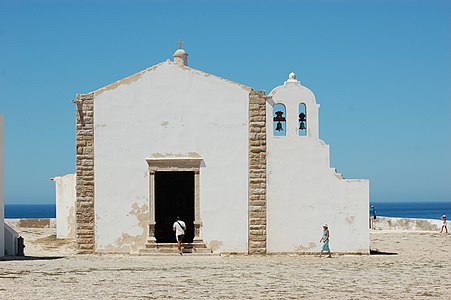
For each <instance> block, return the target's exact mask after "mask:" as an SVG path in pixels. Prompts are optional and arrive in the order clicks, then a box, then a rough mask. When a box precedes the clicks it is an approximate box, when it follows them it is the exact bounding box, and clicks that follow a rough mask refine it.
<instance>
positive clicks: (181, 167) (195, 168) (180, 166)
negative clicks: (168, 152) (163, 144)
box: [146, 157, 203, 248]
mask: <svg viewBox="0 0 451 300" xmlns="http://www.w3.org/2000/svg"><path fill="white" fill-rule="evenodd" d="M146 161H147V164H148V165H149V222H148V235H147V240H146V247H147V248H152V247H156V246H157V241H156V238H155V224H156V222H155V172H194V240H193V244H200V243H202V244H203V240H202V237H201V226H202V220H201V218H200V185H199V183H200V167H201V163H202V162H203V159H202V158H200V157H199V158H187V157H165V158H146Z"/></svg>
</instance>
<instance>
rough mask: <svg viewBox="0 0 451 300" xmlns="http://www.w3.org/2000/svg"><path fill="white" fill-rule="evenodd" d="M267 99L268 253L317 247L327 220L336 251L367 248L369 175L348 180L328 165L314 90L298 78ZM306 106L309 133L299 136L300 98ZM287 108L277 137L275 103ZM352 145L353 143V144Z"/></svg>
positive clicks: (326, 150) (355, 250)
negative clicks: (284, 130) (281, 132)
mask: <svg viewBox="0 0 451 300" xmlns="http://www.w3.org/2000/svg"><path fill="white" fill-rule="evenodd" d="M270 96H272V101H269V102H268V104H267V132H268V135H267V136H268V153H267V159H268V162H267V163H268V170H267V172H268V174H267V176H268V184H267V187H268V191H267V194H268V200H267V201H268V210H267V211H268V227H267V233H268V237H267V250H268V252H293V251H297V252H317V251H319V250H320V243H319V240H320V238H321V235H322V225H323V224H324V223H327V224H328V225H329V230H330V234H331V240H330V246H331V250H332V251H335V252H362V253H368V251H369V233H368V209H369V208H368V205H369V182H368V180H344V179H342V176H341V175H340V174H337V173H335V170H334V169H333V168H330V161H329V146H328V145H326V144H325V143H324V142H323V141H322V140H320V139H319V138H318V136H319V135H318V132H319V129H318V125H319V124H318V109H319V105H318V104H317V103H316V100H315V97H314V95H313V93H312V92H311V91H310V90H309V89H307V88H305V87H303V86H302V85H300V83H299V82H298V81H296V80H294V79H291V80H288V81H287V82H285V84H284V85H283V86H280V87H277V88H275V89H274V90H273V91H272V92H271V93H270ZM301 102H302V103H305V104H306V107H307V122H308V123H307V128H308V135H307V136H305V137H301V136H299V135H298V114H299V111H298V109H299V108H298V107H299V103H301ZM277 103H283V104H284V105H285V106H286V111H287V116H286V119H287V122H286V126H287V135H286V136H281V137H276V136H273V106H274V104H277ZM353 146H354V145H349V147H353Z"/></svg>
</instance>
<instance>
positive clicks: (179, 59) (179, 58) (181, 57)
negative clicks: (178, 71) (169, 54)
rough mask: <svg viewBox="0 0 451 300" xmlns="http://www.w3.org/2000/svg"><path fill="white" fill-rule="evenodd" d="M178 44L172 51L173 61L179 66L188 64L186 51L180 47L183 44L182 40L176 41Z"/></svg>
mask: <svg viewBox="0 0 451 300" xmlns="http://www.w3.org/2000/svg"><path fill="white" fill-rule="evenodd" d="M176 44H177V45H179V48H178V49H177V51H175V53H174V55H173V56H174V62H175V63H176V64H178V65H180V66H187V65H188V53H186V51H185V50H183V49H182V45H183V44H184V43H183V42H182V41H178V42H177V43H176Z"/></svg>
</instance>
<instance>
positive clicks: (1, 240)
mask: <svg viewBox="0 0 451 300" xmlns="http://www.w3.org/2000/svg"><path fill="white" fill-rule="evenodd" d="M4 141H5V139H4V117H3V115H0V256H4V254H5V198H4V197H5V182H4V180H5V178H4V176H5V175H4V174H5V173H4V170H5V155H4V154H5V152H4V151H5V150H4Z"/></svg>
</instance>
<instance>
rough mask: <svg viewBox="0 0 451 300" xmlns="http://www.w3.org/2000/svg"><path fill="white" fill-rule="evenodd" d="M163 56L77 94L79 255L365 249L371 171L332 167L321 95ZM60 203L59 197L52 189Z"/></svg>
mask: <svg viewBox="0 0 451 300" xmlns="http://www.w3.org/2000/svg"><path fill="white" fill-rule="evenodd" d="M173 56H174V60H173V61H171V60H167V61H165V62H162V63H160V64H157V65H155V66H153V67H150V68H148V69H146V70H143V71H141V72H139V73H136V74H134V75H131V76H129V77H127V78H124V79H122V80H119V81H117V82H115V83H112V84H110V85H108V86H106V87H103V88H100V89H98V90H96V91H93V92H90V93H87V94H78V95H77V98H76V100H74V101H73V102H74V103H75V104H76V174H75V176H71V177H68V178H70V180H73V181H74V186H75V188H74V191H75V193H74V194H75V200H74V203H75V227H76V230H75V238H76V241H77V245H78V249H79V251H80V252H81V253H93V252H97V253H102V252H107V253H139V254H148V253H156V252H170V251H172V250H173V247H174V243H175V237H174V233H173V232H172V224H173V222H174V221H175V218H176V217H177V216H180V218H181V219H182V220H184V221H185V223H186V224H187V225H188V228H187V232H186V235H185V240H184V243H185V244H184V246H185V250H186V251H188V252H194V253H211V252H214V253H248V254H264V253H288V252H296V253H311V252H318V250H319V245H318V240H319V237H320V236H321V228H322V225H323V224H324V223H327V224H329V227H330V231H331V236H332V239H331V247H332V251H333V252H342V253H369V233H368V206H369V181H368V180H350V179H344V178H343V176H342V175H341V174H339V173H337V172H336V171H335V169H334V168H331V167H330V159H329V146H328V145H327V144H325V143H324V142H323V141H322V140H321V139H320V138H319V117H318V111H319V104H317V102H316V99H315V96H314V94H313V93H312V92H311V91H310V90H309V89H308V88H306V87H304V86H303V85H302V84H301V82H300V81H299V80H297V79H296V75H295V74H294V73H291V74H290V75H289V77H288V79H287V81H285V82H284V83H283V84H282V85H280V86H278V87H276V88H274V89H273V90H272V91H271V92H270V93H269V94H268V95H267V94H266V93H265V92H264V91H256V90H253V89H252V88H251V87H248V86H245V85H242V84H239V83H236V82H233V81H230V80H226V79H223V78H220V77H217V76H214V75H212V74H208V73H205V72H203V71H199V70H196V69H193V68H191V67H189V66H188V54H187V53H186V51H185V50H183V49H178V50H177V51H176V52H175V53H174V55H173ZM57 201H58V199H57Z"/></svg>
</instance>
